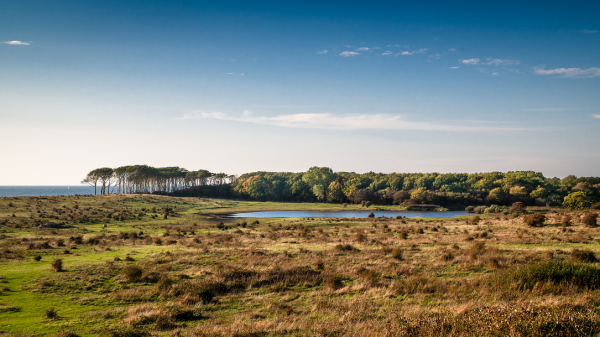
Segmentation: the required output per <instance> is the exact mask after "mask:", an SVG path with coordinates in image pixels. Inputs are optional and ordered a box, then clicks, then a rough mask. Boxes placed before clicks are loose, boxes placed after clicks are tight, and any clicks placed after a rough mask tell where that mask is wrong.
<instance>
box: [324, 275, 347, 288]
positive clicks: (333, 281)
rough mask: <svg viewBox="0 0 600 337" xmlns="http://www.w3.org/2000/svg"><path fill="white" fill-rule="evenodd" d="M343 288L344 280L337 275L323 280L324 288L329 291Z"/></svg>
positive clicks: (328, 276)
mask: <svg viewBox="0 0 600 337" xmlns="http://www.w3.org/2000/svg"><path fill="white" fill-rule="evenodd" d="M343 286H344V278H343V277H342V276H340V275H337V274H331V275H327V277H326V278H325V287H326V288H329V289H331V290H337V289H340V288H341V287H343Z"/></svg>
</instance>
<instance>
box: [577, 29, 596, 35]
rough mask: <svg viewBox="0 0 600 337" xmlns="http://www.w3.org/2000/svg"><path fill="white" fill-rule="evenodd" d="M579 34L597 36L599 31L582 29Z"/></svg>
mask: <svg viewBox="0 0 600 337" xmlns="http://www.w3.org/2000/svg"><path fill="white" fill-rule="evenodd" d="M579 32H581V33H583V34H596V33H598V31H597V30H587V29H582V30H580V31H579Z"/></svg>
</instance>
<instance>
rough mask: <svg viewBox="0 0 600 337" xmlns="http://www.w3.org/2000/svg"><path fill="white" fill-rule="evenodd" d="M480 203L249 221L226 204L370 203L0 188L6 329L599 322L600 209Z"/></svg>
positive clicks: (0, 325)
mask: <svg viewBox="0 0 600 337" xmlns="http://www.w3.org/2000/svg"><path fill="white" fill-rule="evenodd" d="M389 207H390V208H392V209H393V207H397V206H389ZM477 207H480V206H477ZM477 207H473V209H472V211H473V213H472V214H469V215H466V216H460V217H455V218H439V219H422V218H403V217H399V218H387V217H379V216H378V215H377V211H374V212H373V213H374V214H373V217H369V218H356V219H354V218H353V219H333V218H331V219H322V218H314V219H313V218H310V219H306V218H303V219H299V218H296V219H256V220H255V219H252V221H250V220H248V219H239V218H229V217H226V216H225V214H227V213H231V212H238V211H250V210H268V209H271V210H274V209H290V210H295V209H325V210H342V209H343V210H356V209H361V208H362V209H364V206H363V205H360V204H348V205H332V204H298V203H293V204H286V203H259V202H247V201H234V200H225V199H203V198H183V197H172V196H157V195H100V196H71V197H18V198H0V223H1V225H0V247H1V248H0V336H64V337H67V336H70V337H73V336H346V335H350V336H352V335H356V336H446V335H453V336H473V335H477V336H597V335H598V334H600V313H599V312H598V310H597V308H598V307H600V263H599V262H598V257H600V255H598V254H599V253H600V228H598V224H597V213H598V210H596V209H593V208H592V209H590V210H585V211H583V210H569V209H567V208H549V207H546V206H543V207H534V206H527V205H525V204H521V205H518V204H517V205H515V206H514V207H511V208H509V207H504V208H502V207H496V208H492V207H484V208H483V209H481V208H480V209H479V210H477V211H476V210H475V209H476V208H477ZM490 208H492V210H488V209H490ZM13 214H14V215H15V216H14V217H13V216H12V215H13ZM593 220H595V221H596V223H594V222H593ZM47 222H53V223H55V224H56V225H57V226H50V227H48V226H46V227H44V226H41V227H40V225H45V224H46V223H47ZM105 225H106V226H105Z"/></svg>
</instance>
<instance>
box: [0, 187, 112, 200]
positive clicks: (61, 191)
mask: <svg viewBox="0 0 600 337" xmlns="http://www.w3.org/2000/svg"><path fill="white" fill-rule="evenodd" d="M98 193H100V189H99V188H98ZM84 194H94V187H92V186H82V185H75V186H0V197H27V196H51V195H84Z"/></svg>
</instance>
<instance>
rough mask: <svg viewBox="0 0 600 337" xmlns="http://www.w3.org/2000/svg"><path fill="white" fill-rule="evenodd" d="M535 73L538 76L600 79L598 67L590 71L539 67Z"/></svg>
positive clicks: (535, 69) (589, 69)
mask: <svg viewBox="0 0 600 337" xmlns="http://www.w3.org/2000/svg"><path fill="white" fill-rule="evenodd" d="M534 71H535V73H536V74H538V75H562V77H575V78H592V77H600V68H596V67H591V68H588V69H581V68H556V69H544V68H543V67H537V68H534Z"/></svg>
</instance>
